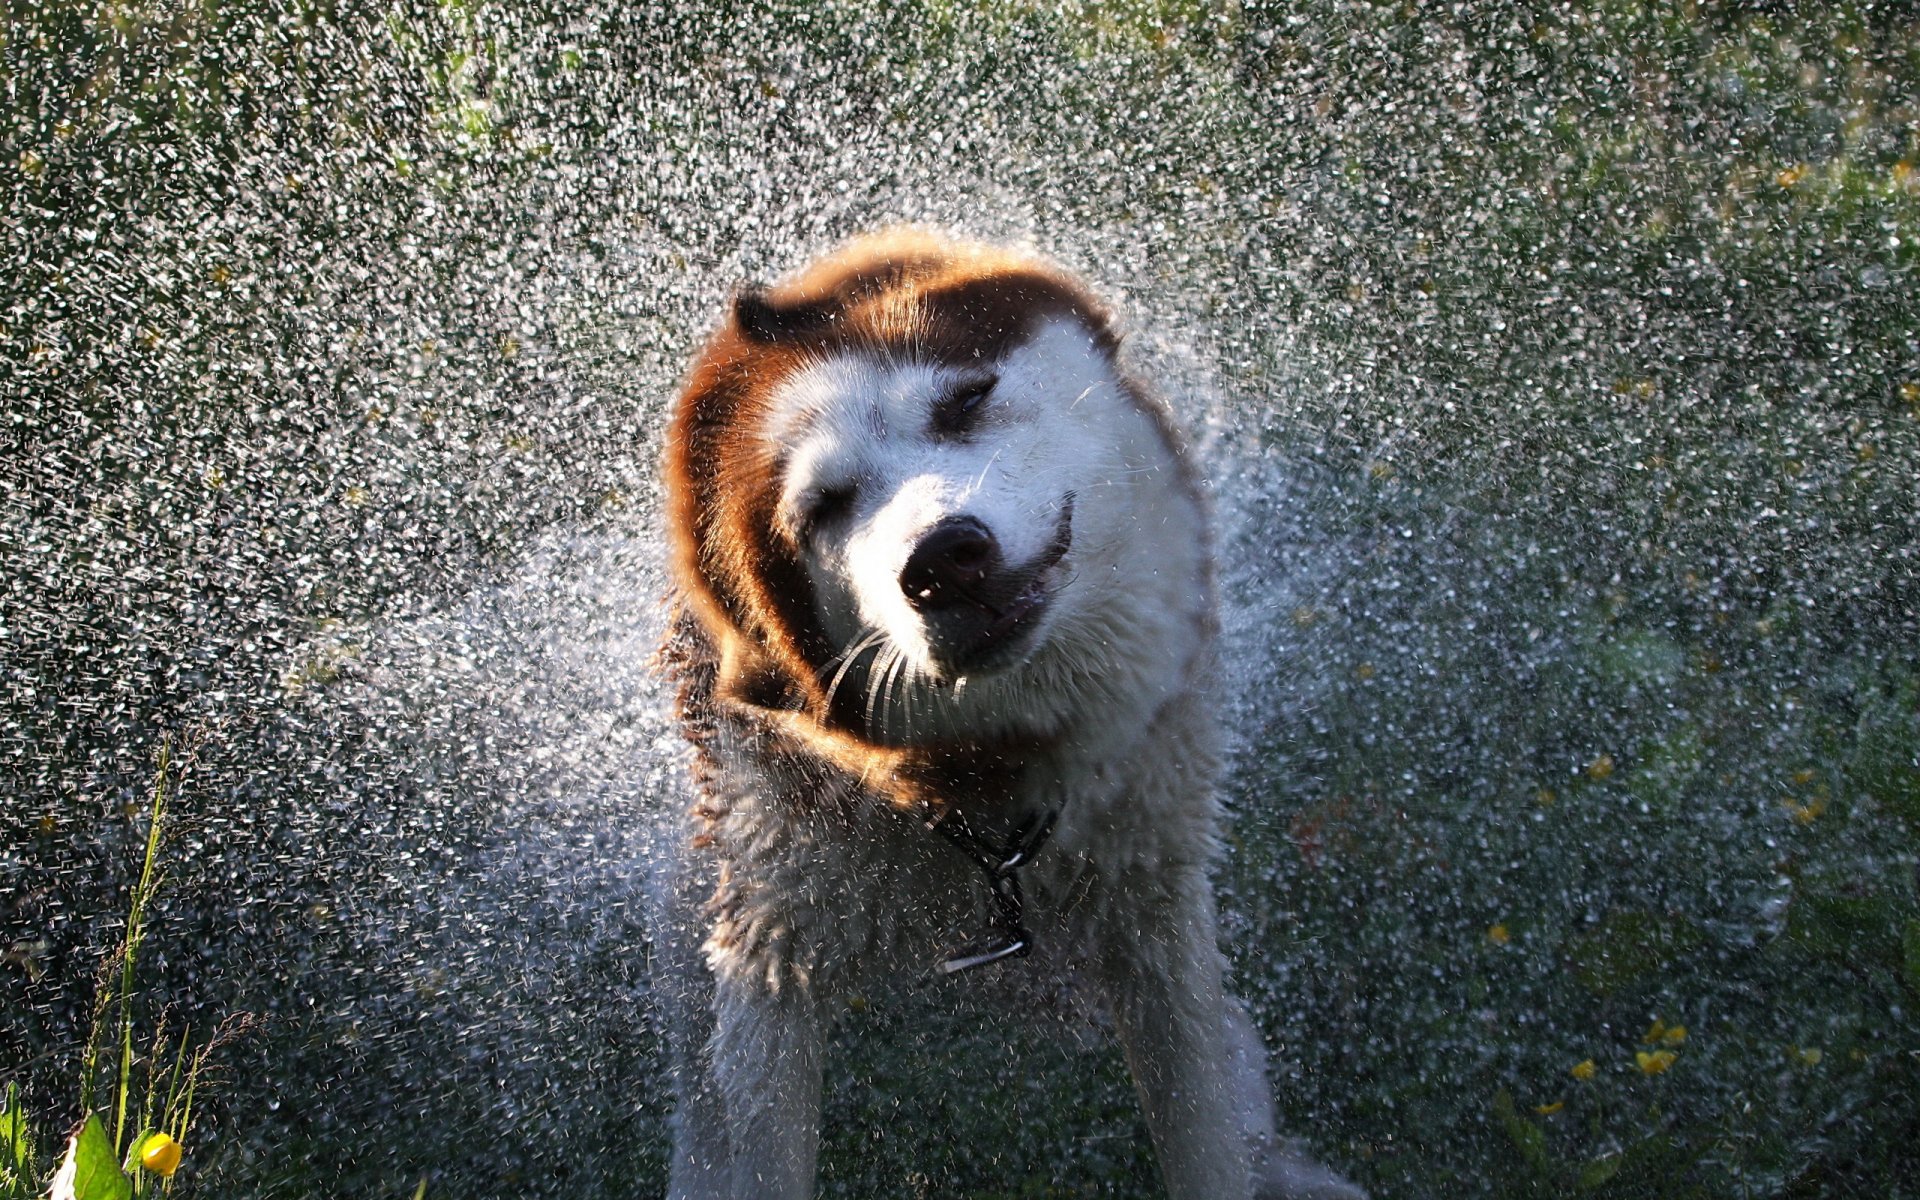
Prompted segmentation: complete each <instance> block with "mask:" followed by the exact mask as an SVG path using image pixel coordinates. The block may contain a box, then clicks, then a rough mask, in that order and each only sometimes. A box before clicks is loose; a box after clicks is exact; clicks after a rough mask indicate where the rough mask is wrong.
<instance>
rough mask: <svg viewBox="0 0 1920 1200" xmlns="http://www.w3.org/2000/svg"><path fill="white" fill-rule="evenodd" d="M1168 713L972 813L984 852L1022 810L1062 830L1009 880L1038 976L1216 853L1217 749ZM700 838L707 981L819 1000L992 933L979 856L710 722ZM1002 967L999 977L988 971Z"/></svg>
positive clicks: (972, 945) (920, 969) (893, 975)
mask: <svg viewBox="0 0 1920 1200" xmlns="http://www.w3.org/2000/svg"><path fill="white" fill-rule="evenodd" d="M1191 708H1192V705H1191V704H1190V703H1188V702H1185V701H1183V702H1180V703H1176V704H1174V705H1171V706H1168V707H1167V708H1166V709H1163V711H1162V712H1161V714H1159V718H1158V719H1157V720H1155V721H1152V722H1150V723H1148V724H1147V726H1146V727H1144V728H1141V729H1139V730H1137V731H1136V735H1135V736H1134V737H1133V738H1132V739H1130V740H1129V741H1127V742H1126V743H1125V745H1124V748H1123V747H1122V745H1121V744H1118V743H1116V744H1114V745H1111V746H1101V747H1097V748H1096V751H1095V752H1094V753H1091V754H1084V755H1071V754H1069V755H1064V756H1061V757H1059V758H1058V759H1056V760H1054V761H1052V762H1050V763H1049V764H1048V765H1047V769H1045V770H1042V771H1038V772H1035V773H1033V775H1032V778H1033V779H1035V780H1037V781H1038V782H1037V783H1036V784H1034V785H1032V786H1029V787H1027V788H1025V789H1023V790H1022V791H1021V792H1020V793H1019V794H1016V795H1013V796H1010V797H1008V799H1007V802H1006V805H1005V807H1003V808H1002V809H1001V810H999V811H997V812H993V813H990V814H986V815H985V816H984V817H976V820H975V822H974V824H975V827H976V828H977V829H978V830H979V831H980V832H981V833H982V834H983V835H984V839H985V840H986V841H988V842H992V841H994V840H996V839H997V838H998V837H1000V836H1002V835H1004V833H1005V831H1006V830H1007V829H1009V828H1010V827H1011V826H1012V825H1013V824H1015V823H1017V822H1018V821H1019V820H1020V819H1022V818H1023V817H1039V816H1044V815H1046V814H1048V813H1052V814H1054V815H1056V816H1057V818H1058V825H1057V827H1056V829H1055V831H1054V833H1053V835H1052V836H1051V838H1050V839H1048V840H1047V841H1046V842H1045V843H1044V844H1043V845H1042V846H1041V848H1040V849H1039V852H1038V853H1037V854H1036V855H1035V857H1034V859H1033V861H1032V862H1030V863H1029V864H1027V865H1025V866H1023V867H1021V868H1020V870H1019V877H1020V884H1021V890H1022V892H1023V895H1024V900H1025V912H1024V917H1025V923H1026V927H1027V929H1028V930H1030V931H1031V933H1032V935H1033V942H1034V945H1035V955H1034V957H1035V959H1037V960H1038V961H1036V962H1031V963H1025V964H1020V965H1018V966H1015V967H1010V968H1004V969H1011V970H1020V971H1031V972H1034V973H1039V972H1044V971H1047V970H1049V969H1051V968H1053V967H1059V966H1063V965H1065V964H1067V963H1069V962H1070V961H1071V960H1072V959H1073V957H1074V955H1075V952H1076V950H1077V948H1079V947H1081V946H1085V945H1087V944H1090V943H1091V942H1093V941H1096V940H1098V939H1097V938H1096V937H1095V936H1094V935H1095V934H1096V932H1097V931H1096V930H1095V928H1094V927H1095V926H1099V925H1103V924H1110V923H1111V922H1112V918H1113V911H1114V909H1115V907H1116V905H1118V906H1120V907H1124V905H1125V903H1126V898H1127V897H1128V896H1129V895H1137V894H1140V893H1141V892H1142V891H1151V890H1152V887H1151V885H1150V883H1147V882H1145V881H1149V880H1150V879H1151V878H1152V876H1153V875H1155V874H1156V873H1157V872H1158V871H1159V870H1161V869H1163V868H1165V867H1169V866H1174V865H1179V864H1180V863H1184V862H1191V861H1193V859H1194V858H1195V856H1196V855H1204V854H1206V853H1207V851H1208V848H1209V846H1210V843H1211V826H1212V819H1213V815H1214V814H1213V808H1212V801H1211V789H1210V788H1209V787H1208V784H1209V782H1210V778H1211V775H1212V773H1213V766H1214V756H1213V754H1212V752H1211V742H1210V739H1200V738H1196V737H1193V736H1187V735H1188V734H1190V733H1191V731H1190V730H1188V729H1187V728H1186V726H1187V725H1188V724H1189V721H1188V719H1187V718H1188V710H1189V709H1191ZM711 750H712V751H713V765H714V767H715V770H714V771H713V772H712V774H711V775H710V776H709V778H708V780H707V789H708V792H709V795H708V797H707V799H706V802H705V803H704V804H703V811H704V812H705V813H706V814H707V816H706V819H705V828H704V830H703V831H702V836H701V838H700V839H699V840H700V842H701V844H702V848H703V852H705V853H710V854H712V855H714V856H715V857H716V859H717V863H718V866H719V872H718V881H717V884H716V890H715V894H714V897H713V902H712V905H711V909H710V911H711V913H712V917H713V921H712V925H711V926H710V936H709V939H708V943H707V958H708V962H709V964H710V965H711V966H712V967H713V968H714V970H715V971H716V972H720V973H727V972H733V971H741V972H747V973H751V974H753V975H755V976H757V977H761V978H774V979H778V978H791V979H793V980H794V981H796V982H805V983H806V984H807V985H808V986H811V987H814V988H817V989H824V990H828V991H846V990H854V989H868V988H873V987H875V986H877V985H878V984H879V982H880V981H882V980H886V979H900V978H916V977H920V976H924V975H926V974H927V973H929V972H931V971H933V970H934V969H935V967H936V966H937V965H938V964H940V963H941V962H943V961H945V960H946V959H948V958H949V957H951V956H954V955H956V954H961V953H964V952H966V951H968V950H970V949H977V948H980V947H981V946H982V944H983V943H985V942H990V941H992V940H993V938H994V937H995V935H996V928H997V927H996V922H995V904H994V901H993V897H992V893H991V890H990V884H989V882H988V879H987V876H986V873H985V872H984V871H983V870H982V868H981V865H980V863H979V861H977V859H976V858H975V857H974V856H970V855H969V854H967V853H966V852H964V851H963V850H962V849H961V848H960V847H958V846H956V845H955V844H954V843H953V841H951V840H949V839H948V838H946V837H943V836H941V835H940V834H937V833H935V832H933V831H931V830H929V829H928V828H927V827H926V825H925V823H924V822H923V821H922V820H921V819H919V818H918V817H917V816H916V815H914V814H912V813H909V812H904V811H902V810H900V809H899V808H897V807H895V806H894V805H893V804H892V803H890V802H889V801H888V800H886V799H884V798H882V797H881V796H878V795H875V794H873V793H871V792H868V791H866V790H865V789H863V788H861V787H860V786H859V784H858V783H857V782H856V781H854V780H852V779H851V778H849V777H847V776H845V775H843V774H839V773H837V772H834V771H831V770H824V769H822V766H821V764H819V763H817V762H810V761H807V760H805V759H804V758H798V757H795V756H792V755H779V754H771V755H770V754H768V753H767V752H766V743H765V741H764V740H763V739H760V738H757V737H754V736H752V734H751V733H750V732H748V731H747V730H745V729H743V728H740V727H733V728H731V729H729V728H727V727H726V723H724V722H723V728H722V730H721V736H720V737H719V738H717V739H716V741H715V743H714V744H713V745H712V746H711ZM997 969H1000V968H997Z"/></svg>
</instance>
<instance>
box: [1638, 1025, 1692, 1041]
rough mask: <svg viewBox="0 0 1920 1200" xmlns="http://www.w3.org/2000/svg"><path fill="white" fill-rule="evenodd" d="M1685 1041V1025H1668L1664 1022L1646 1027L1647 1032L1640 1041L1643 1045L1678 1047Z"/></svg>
mask: <svg viewBox="0 0 1920 1200" xmlns="http://www.w3.org/2000/svg"><path fill="white" fill-rule="evenodd" d="M1686 1040H1687V1027H1686V1026H1685V1025H1669V1024H1667V1023H1666V1022H1665V1021H1655V1022H1654V1023H1653V1024H1651V1025H1649V1026H1647V1032H1646V1035H1645V1036H1644V1037H1642V1038H1641V1039H1640V1041H1641V1043H1642V1044H1643V1045H1648V1046H1652V1045H1656V1044H1658V1045H1662V1046H1678V1045H1679V1044H1680V1043H1682V1042H1684V1041H1686Z"/></svg>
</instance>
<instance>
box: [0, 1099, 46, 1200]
mask: <svg viewBox="0 0 1920 1200" xmlns="http://www.w3.org/2000/svg"><path fill="white" fill-rule="evenodd" d="M39 1165H40V1164H39V1152H38V1151H37V1150H36V1149H35V1147H34V1144H33V1130H32V1128H31V1127H29V1125H28V1124H27V1109H26V1104H25V1102H24V1101H22V1100H21V1098H20V1085H19V1084H17V1083H10V1084H8V1085H7V1092H6V1101H5V1103H4V1104H0V1200H28V1198H29V1197H30V1196H32V1195H33V1194H34V1192H35V1188H34V1183H35V1181H36V1180H38V1179H39V1177H40V1173H39Z"/></svg>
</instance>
